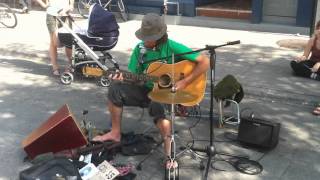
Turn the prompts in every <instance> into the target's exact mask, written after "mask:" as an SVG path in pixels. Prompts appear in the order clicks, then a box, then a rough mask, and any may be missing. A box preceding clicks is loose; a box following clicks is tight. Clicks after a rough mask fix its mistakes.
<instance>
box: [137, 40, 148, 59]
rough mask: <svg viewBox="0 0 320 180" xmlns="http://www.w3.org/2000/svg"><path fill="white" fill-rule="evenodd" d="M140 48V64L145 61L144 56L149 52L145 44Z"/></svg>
mask: <svg viewBox="0 0 320 180" xmlns="http://www.w3.org/2000/svg"><path fill="white" fill-rule="evenodd" d="M139 49H140V51H139V59H138V61H139V63H140V64H143V63H144V56H145V54H146V53H147V49H146V47H145V46H144V45H143V44H140V45H139Z"/></svg>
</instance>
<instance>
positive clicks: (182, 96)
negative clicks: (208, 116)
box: [148, 89, 197, 104]
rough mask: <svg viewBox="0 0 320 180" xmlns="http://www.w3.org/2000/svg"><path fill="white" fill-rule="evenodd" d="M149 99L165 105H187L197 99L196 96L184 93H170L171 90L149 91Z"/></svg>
mask: <svg viewBox="0 0 320 180" xmlns="http://www.w3.org/2000/svg"><path fill="white" fill-rule="evenodd" d="M148 96H149V98H150V99H152V100H153V101H155V102H159V103H165V104H183V103H189V102H192V101H194V100H195V99H197V96H195V95H192V94H190V93H188V92H186V91H176V92H171V89H159V90H154V91H151V92H150V93H149V94H148Z"/></svg>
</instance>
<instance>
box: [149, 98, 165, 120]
mask: <svg viewBox="0 0 320 180" xmlns="http://www.w3.org/2000/svg"><path fill="white" fill-rule="evenodd" d="M149 115H150V116H152V117H153V121H154V123H155V124H157V122H158V121H159V120H163V119H165V117H166V116H165V113H164V107H163V105H162V104H160V103H156V102H151V103H150V105H149Z"/></svg>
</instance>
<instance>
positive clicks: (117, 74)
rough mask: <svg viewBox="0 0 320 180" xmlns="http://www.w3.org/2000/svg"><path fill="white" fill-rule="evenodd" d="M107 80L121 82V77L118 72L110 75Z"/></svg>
mask: <svg viewBox="0 0 320 180" xmlns="http://www.w3.org/2000/svg"><path fill="white" fill-rule="evenodd" d="M109 78H111V79H112V80H116V81H123V75H122V73H121V72H120V71H117V72H116V73H114V74H110V75H109Z"/></svg>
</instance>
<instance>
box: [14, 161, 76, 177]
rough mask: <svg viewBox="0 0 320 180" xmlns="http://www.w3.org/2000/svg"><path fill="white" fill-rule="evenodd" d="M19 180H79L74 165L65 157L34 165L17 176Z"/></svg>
mask: <svg viewBox="0 0 320 180" xmlns="http://www.w3.org/2000/svg"><path fill="white" fill-rule="evenodd" d="M19 177H20V180H35V179H50V180H51V179H61V178H64V179H70V180H81V176H80V174H79V171H78V169H77V167H75V165H74V164H73V163H72V162H71V161H70V160H68V159H67V158H65V157H55V158H53V159H51V160H49V161H45V162H42V163H39V164H36V165H34V166H32V167H30V168H28V169H25V170H23V171H21V172H20V174H19Z"/></svg>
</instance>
